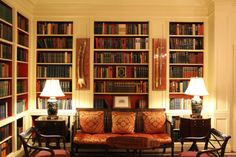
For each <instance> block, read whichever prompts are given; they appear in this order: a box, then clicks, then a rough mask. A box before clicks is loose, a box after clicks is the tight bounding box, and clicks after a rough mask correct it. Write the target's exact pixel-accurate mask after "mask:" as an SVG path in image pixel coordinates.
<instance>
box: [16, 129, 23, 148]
mask: <svg viewBox="0 0 236 157" xmlns="http://www.w3.org/2000/svg"><path fill="white" fill-rule="evenodd" d="M16 129H17V130H16V131H17V134H20V133H22V132H23V127H22V126H17V128H16ZM21 145H22V143H21V141H20V139H19V137H18V140H17V150H19V149H20V148H21Z"/></svg>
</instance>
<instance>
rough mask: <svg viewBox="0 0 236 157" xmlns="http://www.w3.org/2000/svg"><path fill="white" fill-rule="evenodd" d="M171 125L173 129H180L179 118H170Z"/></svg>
mask: <svg viewBox="0 0 236 157" xmlns="http://www.w3.org/2000/svg"><path fill="white" fill-rule="evenodd" d="M172 124H173V128H174V129H179V128H180V116H172Z"/></svg>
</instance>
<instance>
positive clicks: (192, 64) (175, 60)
mask: <svg viewBox="0 0 236 157" xmlns="http://www.w3.org/2000/svg"><path fill="white" fill-rule="evenodd" d="M203 59H204V23H203V22H170V23H169V99H170V100H169V101H170V104H169V105H170V106H169V109H170V110H190V108H191V97H190V96H187V95H185V94H184V92H185V90H186V89H187V87H188V84H189V81H190V78H191V77H203V68H204V64H203V63H204V62H203Z"/></svg>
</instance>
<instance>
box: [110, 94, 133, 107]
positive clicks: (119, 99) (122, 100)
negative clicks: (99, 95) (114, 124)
mask: <svg viewBox="0 0 236 157" xmlns="http://www.w3.org/2000/svg"><path fill="white" fill-rule="evenodd" d="M130 107H131V105H130V102H129V97H128V96H115V99H114V108H130Z"/></svg>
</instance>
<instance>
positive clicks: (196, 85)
mask: <svg viewBox="0 0 236 157" xmlns="http://www.w3.org/2000/svg"><path fill="white" fill-rule="evenodd" d="M185 94H187V95H194V96H205V95H208V91H207V89H206V86H205V83H204V80H203V78H202V77H194V78H191V79H190V83H189V85H188V88H187V89H186V91H185Z"/></svg>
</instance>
